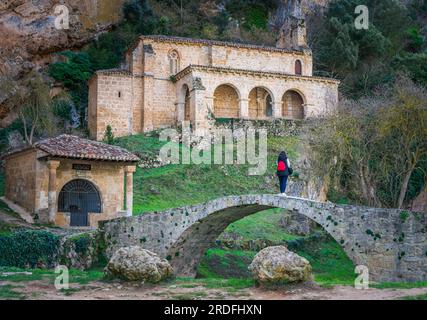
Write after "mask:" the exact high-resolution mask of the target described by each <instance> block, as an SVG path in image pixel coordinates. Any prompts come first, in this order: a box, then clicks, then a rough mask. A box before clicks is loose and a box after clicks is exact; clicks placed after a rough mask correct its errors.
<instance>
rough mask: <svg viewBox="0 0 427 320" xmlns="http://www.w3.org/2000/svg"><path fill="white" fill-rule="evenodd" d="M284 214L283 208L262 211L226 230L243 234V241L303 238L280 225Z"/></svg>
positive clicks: (278, 240) (283, 240)
mask: <svg viewBox="0 0 427 320" xmlns="http://www.w3.org/2000/svg"><path fill="white" fill-rule="evenodd" d="M284 214H285V213H284V210H282V209H270V210H266V211H261V212H258V213H255V214H253V215H250V216H247V217H245V218H244V219H241V220H239V221H236V222H234V223H232V224H230V225H229V226H228V227H227V229H225V232H226V233H235V234H237V235H239V236H241V237H242V240H243V241H249V240H257V239H263V240H267V241H271V242H276V243H280V242H287V241H291V240H295V239H298V238H301V237H299V236H295V235H291V234H287V233H285V232H284V231H283V229H281V228H280V227H279V223H280V219H281V218H282V217H284ZM220 239H221V237H220Z"/></svg>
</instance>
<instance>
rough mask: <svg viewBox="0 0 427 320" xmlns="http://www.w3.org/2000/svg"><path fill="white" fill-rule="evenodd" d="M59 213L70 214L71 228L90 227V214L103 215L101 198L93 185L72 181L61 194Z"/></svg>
mask: <svg viewBox="0 0 427 320" xmlns="http://www.w3.org/2000/svg"><path fill="white" fill-rule="evenodd" d="M58 211H59V212H69V213H70V226H72V227H85V226H88V225H89V221H88V213H89V212H92V213H101V197H100V196H99V192H98V190H97V189H96V187H95V186H94V184H93V183H91V182H89V181H87V180H83V179H76V180H72V181H70V182H68V183H67V184H66V185H65V186H64V187H63V188H62V190H61V192H60V193H59V199H58Z"/></svg>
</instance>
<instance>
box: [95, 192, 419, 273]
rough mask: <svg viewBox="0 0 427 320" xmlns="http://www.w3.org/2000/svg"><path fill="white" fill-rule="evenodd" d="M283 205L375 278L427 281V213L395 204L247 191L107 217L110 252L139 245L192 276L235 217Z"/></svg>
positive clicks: (102, 229) (103, 230)
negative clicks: (351, 202) (318, 229)
mask: <svg viewBox="0 0 427 320" xmlns="http://www.w3.org/2000/svg"><path fill="white" fill-rule="evenodd" d="M270 208H282V209H286V210H292V211H295V212H298V213H300V214H302V215H305V216H306V217H308V218H310V219H312V220H314V221H315V222H316V223H318V224H319V225H320V226H322V227H323V228H324V229H325V230H326V231H327V232H328V233H329V234H330V235H331V236H332V237H333V238H334V239H335V240H336V241H337V242H338V243H339V244H340V245H341V246H342V247H343V250H344V251H345V252H346V253H347V255H348V257H349V258H350V259H351V260H352V261H353V262H354V264H355V265H365V266H367V267H368V268H369V272H370V277H371V279H372V280H375V281H403V280H405V281H421V280H427V217H426V215H425V214H419V213H411V212H406V211H402V210H397V209H376V208H367V207H358V206H349V205H335V204H332V203H320V202H316V201H312V200H307V199H302V198H294V197H283V196H280V195H244V196H231V197H224V198H220V199H216V200H212V201H209V202H206V203H203V204H199V205H193V206H187V207H182V208H177V209H169V210H165V211H163V212H153V213H146V214H143V215H140V216H135V217H128V218H120V219H116V220H111V221H107V222H103V223H101V225H100V232H101V233H102V234H103V237H104V239H105V241H106V243H107V254H109V255H111V254H112V252H114V250H116V249H118V248H120V247H123V246H129V245H139V246H142V247H143V248H145V249H147V250H150V251H153V252H156V253H157V254H159V255H160V256H162V257H164V258H167V259H168V260H170V262H171V264H172V266H173V267H174V269H175V272H176V274H177V275H181V276H194V275H195V273H196V269H197V265H198V264H199V263H200V261H201V258H202V256H203V254H204V252H205V251H206V250H207V249H208V248H210V247H212V246H214V244H215V240H216V239H217V238H218V236H219V235H220V234H221V233H222V232H223V231H224V230H225V228H226V227H227V226H228V225H229V224H231V223H233V222H234V221H237V220H240V219H242V218H244V217H246V216H248V215H251V214H254V213H256V212H259V211H262V210H266V209H270Z"/></svg>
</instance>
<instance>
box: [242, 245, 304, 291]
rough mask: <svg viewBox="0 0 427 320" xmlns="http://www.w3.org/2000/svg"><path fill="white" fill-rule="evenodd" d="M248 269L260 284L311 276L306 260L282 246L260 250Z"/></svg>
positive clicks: (296, 280)
mask: <svg viewBox="0 0 427 320" xmlns="http://www.w3.org/2000/svg"><path fill="white" fill-rule="evenodd" d="M249 271H251V272H252V275H253V277H254V278H255V280H257V281H258V282H259V283H262V284H281V283H292V282H303V281H307V280H309V279H310V278H311V266H310V263H309V262H308V260H307V259H305V258H303V257H301V256H299V255H297V254H296V253H294V252H292V251H289V250H288V249H287V248H286V247H284V246H276V247H268V248H265V249H263V250H261V251H260V252H259V253H258V254H257V255H256V256H255V258H254V259H253V261H252V263H251V264H250V266H249Z"/></svg>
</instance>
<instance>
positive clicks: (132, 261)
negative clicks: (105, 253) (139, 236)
mask: <svg viewBox="0 0 427 320" xmlns="http://www.w3.org/2000/svg"><path fill="white" fill-rule="evenodd" d="M105 272H106V274H107V275H108V276H111V277H117V278H119V279H122V280H126V281H143V282H151V283H157V282H160V281H162V280H164V279H167V278H170V277H171V276H172V275H173V269H172V267H171V265H170V264H169V262H168V261H167V260H165V259H161V258H160V257H159V256H158V255H157V254H155V253H153V252H151V251H148V250H145V249H143V248H141V247H136V246H134V247H124V248H120V249H119V250H117V251H116V252H115V253H114V254H113V256H112V257H111V259H110V261H109V262H108V265H107V267H106V270H105Z"/></svg>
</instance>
